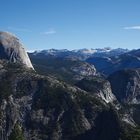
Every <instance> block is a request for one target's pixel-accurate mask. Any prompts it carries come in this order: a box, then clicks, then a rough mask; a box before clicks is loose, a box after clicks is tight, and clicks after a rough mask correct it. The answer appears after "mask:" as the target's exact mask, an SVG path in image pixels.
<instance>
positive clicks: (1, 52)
mask: <svg viewBox="0 0 140 140" xmlns="http://www.w3.org/2000/svg"><path fill="white" fill-rule="evenodd" d="M0 59H6V60H8V61H9V62H14V63H19V64H23V65H24V66H25V67H26V68H31V69H34V68H33V66H32V64H31V61H30V59H29V57H28V54H27V53H26V51H25V49H24V47H23V45H22V44H21V43H20V41H19V39H18V38H16V37H15V36H14V35H12V34H10V33H8V32H0Z"/></svg>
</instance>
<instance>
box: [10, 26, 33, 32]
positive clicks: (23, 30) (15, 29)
mask: <svg viewBox="0 0 140 140" xmlns="http://www.w3.org/2000/svg"><path fill="white" fill-rule="evenodd" d="M8 30H12V31H17V32H32V31H31V30H29V29H26V28H16V27H8Z"/></svg>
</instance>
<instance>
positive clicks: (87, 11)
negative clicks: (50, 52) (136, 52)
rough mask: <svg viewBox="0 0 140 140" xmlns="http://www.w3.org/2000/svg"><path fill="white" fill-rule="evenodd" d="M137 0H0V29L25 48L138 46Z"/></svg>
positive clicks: (139, 13)
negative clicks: (19, 41) (17, 40)
mask: <svg viewBox="0 0 140 140" xmlns="http://www.w3.org/2000/svg"><path fill="white" fill-rule="evenodd" d="M139 5H140V1H138V0H133V1H132V0H123V1H122V0H117V1H115V0H106V1H105V0H59V1H58V0H40V1H38V0H20V1H19V0H13V1H11V0H1V5H0V8H1V11H2V12H1V13H0V17H1V22H0V30H2V31H8V32H11V33H13V34H15V35H16V36H17V37H18V38H19V39H21V41H22V43H23V44H24V45H25V47H26V49H27V50H43V49H51V48H54V49H69V50H73V49H82V48H88V49H90V48H104V47H111V48H128V49H138V48H139V46H140V39H139V37H140V18H139V17H140V8H139Z"/></svg>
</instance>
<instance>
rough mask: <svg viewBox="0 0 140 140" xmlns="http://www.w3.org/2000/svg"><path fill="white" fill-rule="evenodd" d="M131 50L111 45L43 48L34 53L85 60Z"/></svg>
mask: <svg viewBox="0 0 140 140" xmlns="http://www.w3.org/2000/svg"><path fill="white" fill-rule="evenodd" d="M126 52H129V50H128V49H122V48H117V49H111V48H110V47H106V48H102V49H101V48H97V49H86V48H84V49H79V50H67V49H62V50H57V49H49V50H41V51H34V52H33V53H32V54H33V55H46V56H47V55H51V56H56V57H65V58H73V59H80V60H85V59H87V58H89V57H111V56H116V55H120V54H124V53H126Z"/></svg>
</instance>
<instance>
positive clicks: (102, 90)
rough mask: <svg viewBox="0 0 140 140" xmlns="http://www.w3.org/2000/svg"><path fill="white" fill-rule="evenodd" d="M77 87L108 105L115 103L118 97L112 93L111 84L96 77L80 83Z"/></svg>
mask: <svg viewBox="0 0 140 140" xmlns="http://www.w3.org/2000/svg"><path fill="white" fill-rule="evenodd" d="M76 86H78V87H79V88H81V89H83V90H85V91H87V92H89V93H91V94H93V95H97V96H98V97H99V98H101V99H102V100H104V101H105V102H106V103H113V102H114V101H116V97H115V96H114V94H113V93H112V90H111V86H110V83H109V82H108V81H107V80H105V79H104V78H102V77H97V76H94V77H92V78H85V79H82V80H81V81H79V82H78V83H77V84H76Z"/></svg>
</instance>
